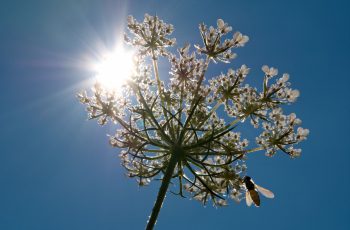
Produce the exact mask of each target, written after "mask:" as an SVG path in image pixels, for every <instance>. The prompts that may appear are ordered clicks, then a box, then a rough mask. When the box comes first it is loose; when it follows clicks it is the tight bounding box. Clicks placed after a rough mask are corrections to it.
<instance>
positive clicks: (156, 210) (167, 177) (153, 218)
mask: <svg viewBox="0 0 350 230" xmlns="http://www.w3.org/2000/svg"><path fill="white" fill-rule="evenodd" d="M181 155H182V153H181V152H177V151H176V152H175V151H173V152H172V153H171V158H170V161H169V165H168V167H167V169H166V171H165V174H164V177H163V179H162V185H161V186H160V188H159V191H158V195H157V200H156V203H155V204H154V206H153V209H152V213H151V216H150V218H149V220H148V223H147V226H146V230H152V229H153V227H154V225H155V224H156V221H157V218H158V214H159V212H160V209H161V207H162V204H163V201H164V198H165V195H166V192H167V190H168V187H169V183H170V180H171V177H172V176H173V172H174V169H175V167H176V164H177V162H178V159H179V157H181Z"/></svg>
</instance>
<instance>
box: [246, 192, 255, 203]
mask: <svg viewBox="0 0 350 230" xmlns="http://www.w3.org/2000/svg"><path fill="white" fill-rule="evenodd" d="M245 202H246V203H247V205H248V206H251V205H252V203H253V200H252V197H251V196H250V193H249V191H247V192H246V193H245Z"/></svg>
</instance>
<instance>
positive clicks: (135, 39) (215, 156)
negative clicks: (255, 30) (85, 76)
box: [78, 14, 309, 229]
mask: <svg viewBox="0 0 350 230" xmlns="http://www.w3.org/2000/svg"><path fill="white" fill-rule="evenodd" d="M128 29H129V31H130V32H131V35H132V37H129V36H125V40H126V41H127V43H129V44H130V45H131V46H133V47H134V49H136V52H137V53H138V59H137V60H138V62H137V64H136V65H135V66H136V70H135V71H134V73H133V75H132V76H131V77H130V78H129V79H128V80H127V82H126V83H125V84H124V85H123V87H122V88H121V89H120V91H121V92H118V94H116V93H113V92H111V91H109V90H107V89H105V88H103V87H102V86H101V85H100V84H95V85H94V87H93V90H92V94H90V95H88V94H87V93H86V92H82V93H80V94H78V98H79V100H80V102H81V103H83V104H85V105H86V106H87V111H88V114H89V118H90V119H98V123H99V124H100V125H105V124H106V123H107V122H108V121H112V122H113V123H115V124H116V132H115V134H113V135H111V136H110V140H109V141H110V144H111V145H112V146H113V147H118V148H121V149H122V150H121V153H120V158H121V164H122V165H123V166H124V167H125V169H126V170H127V175H128V176H129V177H133V178H137V181H138V184H139V185H140V186H144V185H147V184H149V183H150V182H151V181H152V180H153V179H156V178H158V179H159V178H160V179H161V181H162V184H161V187H160V190H159V193H158V196H157V200H156V203H155V206H154V208H153V210H152V214H151V217H150V220H149V222H148V224H147V229H153V226H154V224H155V222H156V219H157V216H158V214H159V211H160V208H161V205H162V203H163V200H164V197H165V194H166V192H167V191H168V186H169V183H173V184H175V185H177V187H176V188H177V190H175V191H171V192H172V193H173V194H177V195H179V196H181V197H185V196H192V197H193V198H194V199H196V200H198V201H200V202H202V203H203V204H206V203H208V202H209V201H210V202H212V204H213V205H215V206H225V205H227V204H228V198H232V199H233V200H234V201H237V202H239V201H240V200H241V199H243V198H244V195H243V194H245V191H246V190H247V189H248V188H247V187H246V185H245V183H244V177H245V176H246V171H247V157H246V156H247V155H248V154H252V153H253V152H257V151H265V153H266V155H268V156H273V155H274V154H276V153H277V152H278V151H280V152H282V153H286V154H287V155H288V156H290V157H292V158H295V157H298V156H300V153H301V149H298V148H295V146H296V145H297V144H298V143H299V142H301V141H303V140H305V139H306V138H307V136H308V134H309V130H307V129H304V128H301V127H300V124H301V120H300V119H299V118H297V117H296V115H295V114H294V113H291V114H289V115H285V114H283V112H282V106H285V105H289V104H291V103H293V102H295V101H296V99H297V98H298V97H299V91H298V90H295V89H291V88H290V85H291V84H290V82H289V75H288V74H286V73H284V74H283V75H282V76H280V77H278V70H277V69H276V68H273V67H271V68H270V67H268V66H266V65H264V66H263V67H262V70H263V72H264V75H263V76H262V77H261V79H262V82H263V87H262V89H261V91H259V90H258V89H257V88H255V87H252V86H250V85H248V84H246V83H245V79H246V77H247V75H248V74H249V70H250V69H249V68H248V67H247V66H246V65H242V66H241V67H239V68H237V69H228V71H227V72H226V73H222V74H221V75H219V76H215V77H210V78H209V79H208V81H206V79H205V76H206V75H207V74H206V71H207V69H208V67H209V66H210V63H211V62H216V61H222V62H224V63H229V61H230V60H231V59H233V58H234V57H236V54H235V53H233V52H232V50H233V49H234V48H238V47H242V46H244V45H245V43H246V42H247V41H248V40H249V39H248V36H246V35H242V34H241V33H240V32H235V33H234V34H233V35H232V38H226V39H225V38H224V37H227V36H228V34H229V33H230V32H231V31H232V27H230V26H229V25H228V24H227V23H225V22H224V21H223V20H222V19H218V20H217V27H216V28H214V27H212V26H210V27H209V28H208V27H207V26H206V25H204V24H201V25H200V26H199V30H200V35H201V37H202V40H203V45H195V46H194V47H195V49H196V51H197V53H195V52H194V51H192V52H191V51H190V50H191V45H190V44H187V45H185V46H184V47H180V48H179V49H178V52H177V53H171V52H170V51H169V50H168V47H171V46H173V45H174V44H175V39H173V38H169V37H168V36H169V35H171V33H172V31H173V30H174V28H173V26H172V25H170V24H166V23H165V22H163V21H162V20H160V19H159V18H158V17H157V16H149V15H147V14H146V15H145V19H144V21H143V22H141V23H139V22H137V21H136V20H135V19H134V18H133V17H132V16H129V17H128ZM160 56H166V57H167V60H168V61H169V63H170V66H171V69H170V70H169V71H170V76H169V81H165V82H164V81H162V80H161V78H160V76H159V71H158V58H159V57H160ZM152 69H153V70H152ZM273 78H276V80H274V79H273ZM227 117H229V119H227ZM247 120H250V122H251V124H252V125H253V127H254V128H256V130H257V132H258V135H257V137H256V139H255V141H256V145H255V146H254V141H250V142H249V141H248V139H246V138H244V137H243V135H244V130H239V124H240V123H242V122H244V121H247ZM259 133H260V134H259ZM251 143H253V144H251ZM251 145H253V146H252V147H251ZM251 191H252V190H251Z"/></svg>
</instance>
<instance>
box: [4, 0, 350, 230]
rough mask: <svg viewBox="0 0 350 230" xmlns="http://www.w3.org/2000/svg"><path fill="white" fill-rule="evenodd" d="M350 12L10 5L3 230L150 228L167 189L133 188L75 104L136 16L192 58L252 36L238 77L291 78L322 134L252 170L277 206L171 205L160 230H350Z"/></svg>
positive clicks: (274, 5)
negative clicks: (94, 60) (207, 34)
mask: <svg viewBox="0 0 350 230" xmlns="http://www.w3.org/2000/svg"><path fill="white" fill-rule="evenodd" d="M125 2H128V4H125ZM215 2H220V3H215ZM349 9H350V5H349V4H348V3H347V1H336V0H333V1H331V0H329V1H328V0H315V1H298V0H294V1H278V0H275V1H268V0H267V1H260V0H256V1H206V0H201V1H189V0H178V1H141V0H140V1H134V0H131V1H97V0H96V1H89V0H85V1H83V0H81V1H78V0H70V1H68V0H67V1H66V0H59V1H58V0H57V1H53V0H52V1H46V0H45V1H44V0H42V1H39V0H31V1H19V0H13V1H6V2H3V3H2V4H1V7H0V105H1V108H0V186H1V187H0V229H4V230H7V229H9V230H12V229H16V230H17V229H23V230H28V229H35V230H40V229H45V230H46V229H65V230H69V229H84V230H90V229H91V230H94V229H106V230H108V229H114V230H115V229H143V228H144V226H145V222H146V219H147V217H148V215H149V214H150V211H151V208H152V206H153V203H154V199H155V197H156V192H157V190H158V187H159V182H154V183H153V184H152V185H151V186H149V187H146V188H139V187H138V186H137V184H136V182H135V181H134V180H130V179H128V178H126V177H125V176H124V170H123V169H122V167H121V166H120V162H119V159H118V158H117V157H116V156H117V155H118V150H117V149H112V148H111V147H110V146H109V145H108V144H107V136H106V133H112V131H113V127H106V128H100V127H99V126H98V125H97V124H96V123H95V122H88V121H86V113H85V111H84V107H83V106H82V105H80V104H79V103H78V102H77V100H76V98H75V93H76V92H77V91H79V90H80V89H81V88H84V87H85V88H86V87H88V86H87V85H86V84H85V85H84V84H83V82H84V81H86V80H87V79H89V78H90V77H91V74H90V73H89V71H88V70H87V69H86V68H84V61H85V59H86V57H88V56H89V55H90V56H91V55H92V54H93V53H94V52H93V51H94V50H95V49H96V47H97V42H99V41H100V42H103V43H104V44H105V45H107V46H111V45H112V44H113V41H114V39H115V36H116V34H117V33H118V32H121V31H122V30H123V23H124V22H125V18H126V15H128V14H132V15H134V16H135V17H136V18H137V19H139V20H140V19H142V18H143V14H144V13H150V14H155V13H156V14H157V15H159V16H160V17H161V18H163V19H164V20H165V21H167V22H170V23H172V24H174V26H175V29H176V31H175V33H174V34H175V36H176V37H177V38H178V43H179V44H183V43H184V42H185V41H189V42H191V43H195V42H199V34H198V29H197V28H198V23H200V22H205V23H207V24H215V23H216V19H217V18H222V19H224V20H225V21H227V22H229V23H230V24H231V25H233V27H234V28H235V29H238V30H240V31H241V32H242V33H244V34H247V35H249V36H250V41H249V43H248V44H247V46H246V47H245V48H243V49H240V50H239V51H238V55H239V56H238V58H237V59H236V60H235V61H234V62H233V63H232V65H233V67H235V66H236V67H237V66H238V65H239V64H242V63H245V64H247V65H248V66H250V67H251V68H252V73H251V75H250V76H249V78H250V79H256V78H258V77H259V76H261V74H260V68H261V66H262V65H263V64H267V65H271V66H275V67H277V68H278V69H279V70H280V71H281V72H289V73H290V75H291V81H292V83H293V86H294V87H295V88H297V89H299V90H300V91H301V97H300V98H299V100H298V102H297V104H295V105H294V106H293V108H292V109H291V110H292V111H295V112H296V113H297V115H298V116H299V117H301V118H302V120H303V126H304V127H307V128H309V129H310V130H311V133H310V137H309V139H308V140H307V141H306V142H305V143H303V144H302V148H303V155H302V157H301V158H299V159H296V160H291V159H289V158H288V157H286V156H285V155H282V154H281V155H279V156H276V157H274V158H272V159H268V158H266V157H264V156H263V155H262V154H256V155H255V157H251V158H250V159H249V161H248V170H249V174H250V175H252V176H254V178H255V180H256V181H257V182H259V183H260V184H261V185H264V186H265V187H267V188H269V189H271V190H272V191H274V192H275V194H276V198H275V199H274V200H267V199H264V200H262V202H263V203H262V204H263V205H262V207H261V208H259V209H257V208H247V207H246V206H245V204H244V203H241V204H239V205H236V204H234V203H232V204H231V205H230V206H229V207H225V208H221V209H216V208H213V207H211V206H208V207H205V208H204V207H202V206H201V205H200V204H199V203H198V202H196V201H193V200H189V199H181V198H179V197H177V196H173V195H168V196H167V198H166V201H165V204H164V206H163V209H162V211H161V214H160V217H159V221H158V224H157V229H244V230H250V229H257V228H259V229H270V230H274V229H286V230H288V229H293V230H295V229H349V228H350V219H349V213H350V208H349V207H350V199H349V195H348V194H349V189H350V166H349V165H350V150H349V147H348V144H349V139H350V134H349V130H350V122H349V112H350V109H349V108H350V103H349V101H348V100H349V99H350V97H349V93H348V92H349V87H350V76H349V71H348V69H347V68H349V66H350V61H349V60H350V58H349V53H350V42H349V41H350V30H349V28H350V25H349V22H350V16H349V15H350V14H349ZM222 67H223V66H222V65H217V66H214V67H213V69H212V73H213V74H214V73H220V71H221V70H224V69H221V68H222ZM227 67H229V66H227ZM163 71H165V70H163ZM252 81H253V82H254V80H252ZM256 82H259V81H256Z"/></svg>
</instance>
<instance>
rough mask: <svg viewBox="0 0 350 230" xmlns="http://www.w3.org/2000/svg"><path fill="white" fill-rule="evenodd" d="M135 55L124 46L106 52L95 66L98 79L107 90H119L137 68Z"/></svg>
mask: <svg viewBox="0 0 350 230" xmlns="http://www.w3.org/2000/svg"><path fill="white" fill-rule="evenodd" d="M133 57H134V54H133V52H132V51H128V50H126V49H124V48H123V47H122V46H118V47H117V48H115V49H114V50H113V51H112V52H106V53H105V54H104V55H103V56H102V58H101V60H100V62H98V63H97V64H96V66H95V73H96V80H97V81H98V82H99V83H100V84H101V85H102V86H103V87H105V88H106V89H107V90H112V91H118V89H120V87H121V86H122V85H123V83H125V81H126V80H127V79H128V78H129V77H130V76H131V74H132V72H133V69H134V68H135V66H134V61H133Z"/></svg>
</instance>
